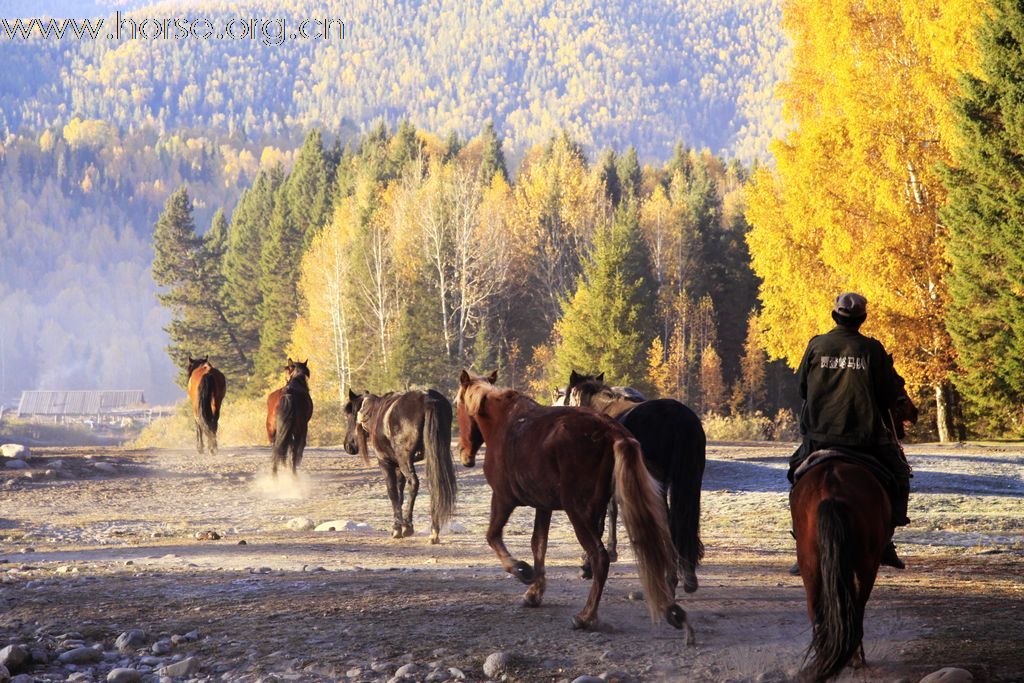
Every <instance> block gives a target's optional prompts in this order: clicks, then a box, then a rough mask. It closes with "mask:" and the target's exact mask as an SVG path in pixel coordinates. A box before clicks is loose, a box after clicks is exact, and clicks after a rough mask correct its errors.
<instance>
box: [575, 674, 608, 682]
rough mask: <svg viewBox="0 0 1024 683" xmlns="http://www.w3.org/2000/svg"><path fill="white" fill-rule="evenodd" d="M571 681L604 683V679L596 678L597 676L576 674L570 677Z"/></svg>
mask: <svg viewBox="0 0 1024 683" xmlns="http://www.w3.org/2000/svg"><path fill="white" fill-rule="evenodd" d="M572 683H604V679H603V678H598V677H597V676H586V675H584V676H577V677H576V678H574V679H572Z"/></svg>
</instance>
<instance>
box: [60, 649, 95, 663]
mask: <svg viewBox="0 0 1024 683" xmlns="http://www.w3.org/2000/svg"><path fill="white" fill-rule="evenodd" d="M57 659H59V660H60V662H61V664H92V663H93V662H98V661H100V660H101V659H103V653H102V652H100V651H99V650H96V649H94V648H91V647H76V648H75V649H73V650H68V651H67V652H63V653H61V655H60V657H58V658H57Z"/></svg>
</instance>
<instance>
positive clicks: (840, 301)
mask: <svg viewBox="0 0 1024 683" xmlns="http://www.w3.org/2000/svg"><path fill="white" fill-rule="evenodd" d="M832 312H833V313H835V314H836V315H838V316H839V317H841V318H863V317H865V316H867V314H868V300H867V299H865V298H864V297H862V296H861V295H860V294H857V293H856V292H845V293H843V294H840V295H839V296H837V297H836V305H835V307H834V308H833V309H832Z"/></svg>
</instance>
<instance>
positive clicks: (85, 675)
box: [67, 671, 92, 683]
mask: <svg viewBox="0 0 1024 683" xmlns="http://www.w3.org/2000/svg"><path fill="white" fill-rule="evenodd" d="M67 680H68V683H77V682H78V681H81V682H82V683H87V682H88V681H91V680H92V674H90V673H89V672H87V671H76V672H75V673H73V674H71V675H70V676H68V679H67Z"/></svg>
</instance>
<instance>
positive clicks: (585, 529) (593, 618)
mask: <svg viewBox="0 0 1024 683" xmlns="http://www.w3.org/2000/svg"><path fill="white" fill-rule="evenodd" d="M565 512H566V514H567V515H569V521H570V522H572V528H573V530H574V531H575V532H576V538H577V539H578V540H579V542H580V545H582V546H583V549H584V550H586V551H587V556H588V557H589V558H590V566H591V567H592V568H593V571H594V579H593V581H592V582H591V584H590V596H589V597H588V598H587V604H586V605H584V607H583V610H582V611H581V612H580V613H579V614H577V615H576V616H575V617H573V619H572V627H573V628H581V629H590V628H593V627H594V626H595V625H597V607H598V605H599V604H600V602H601V594H602V593H603V592H604V583H605V581H607V580H608V551H607V550H605V547H604V544H603V543H602V542H601V531H600V528H601V525H600V517H597V518H594V519H587V518H585V517H584V516H583V515H582V514H581V513H580V512H579V511H577V510H574V509H570V508H567V509H566V511H565Z"/></svg>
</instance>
